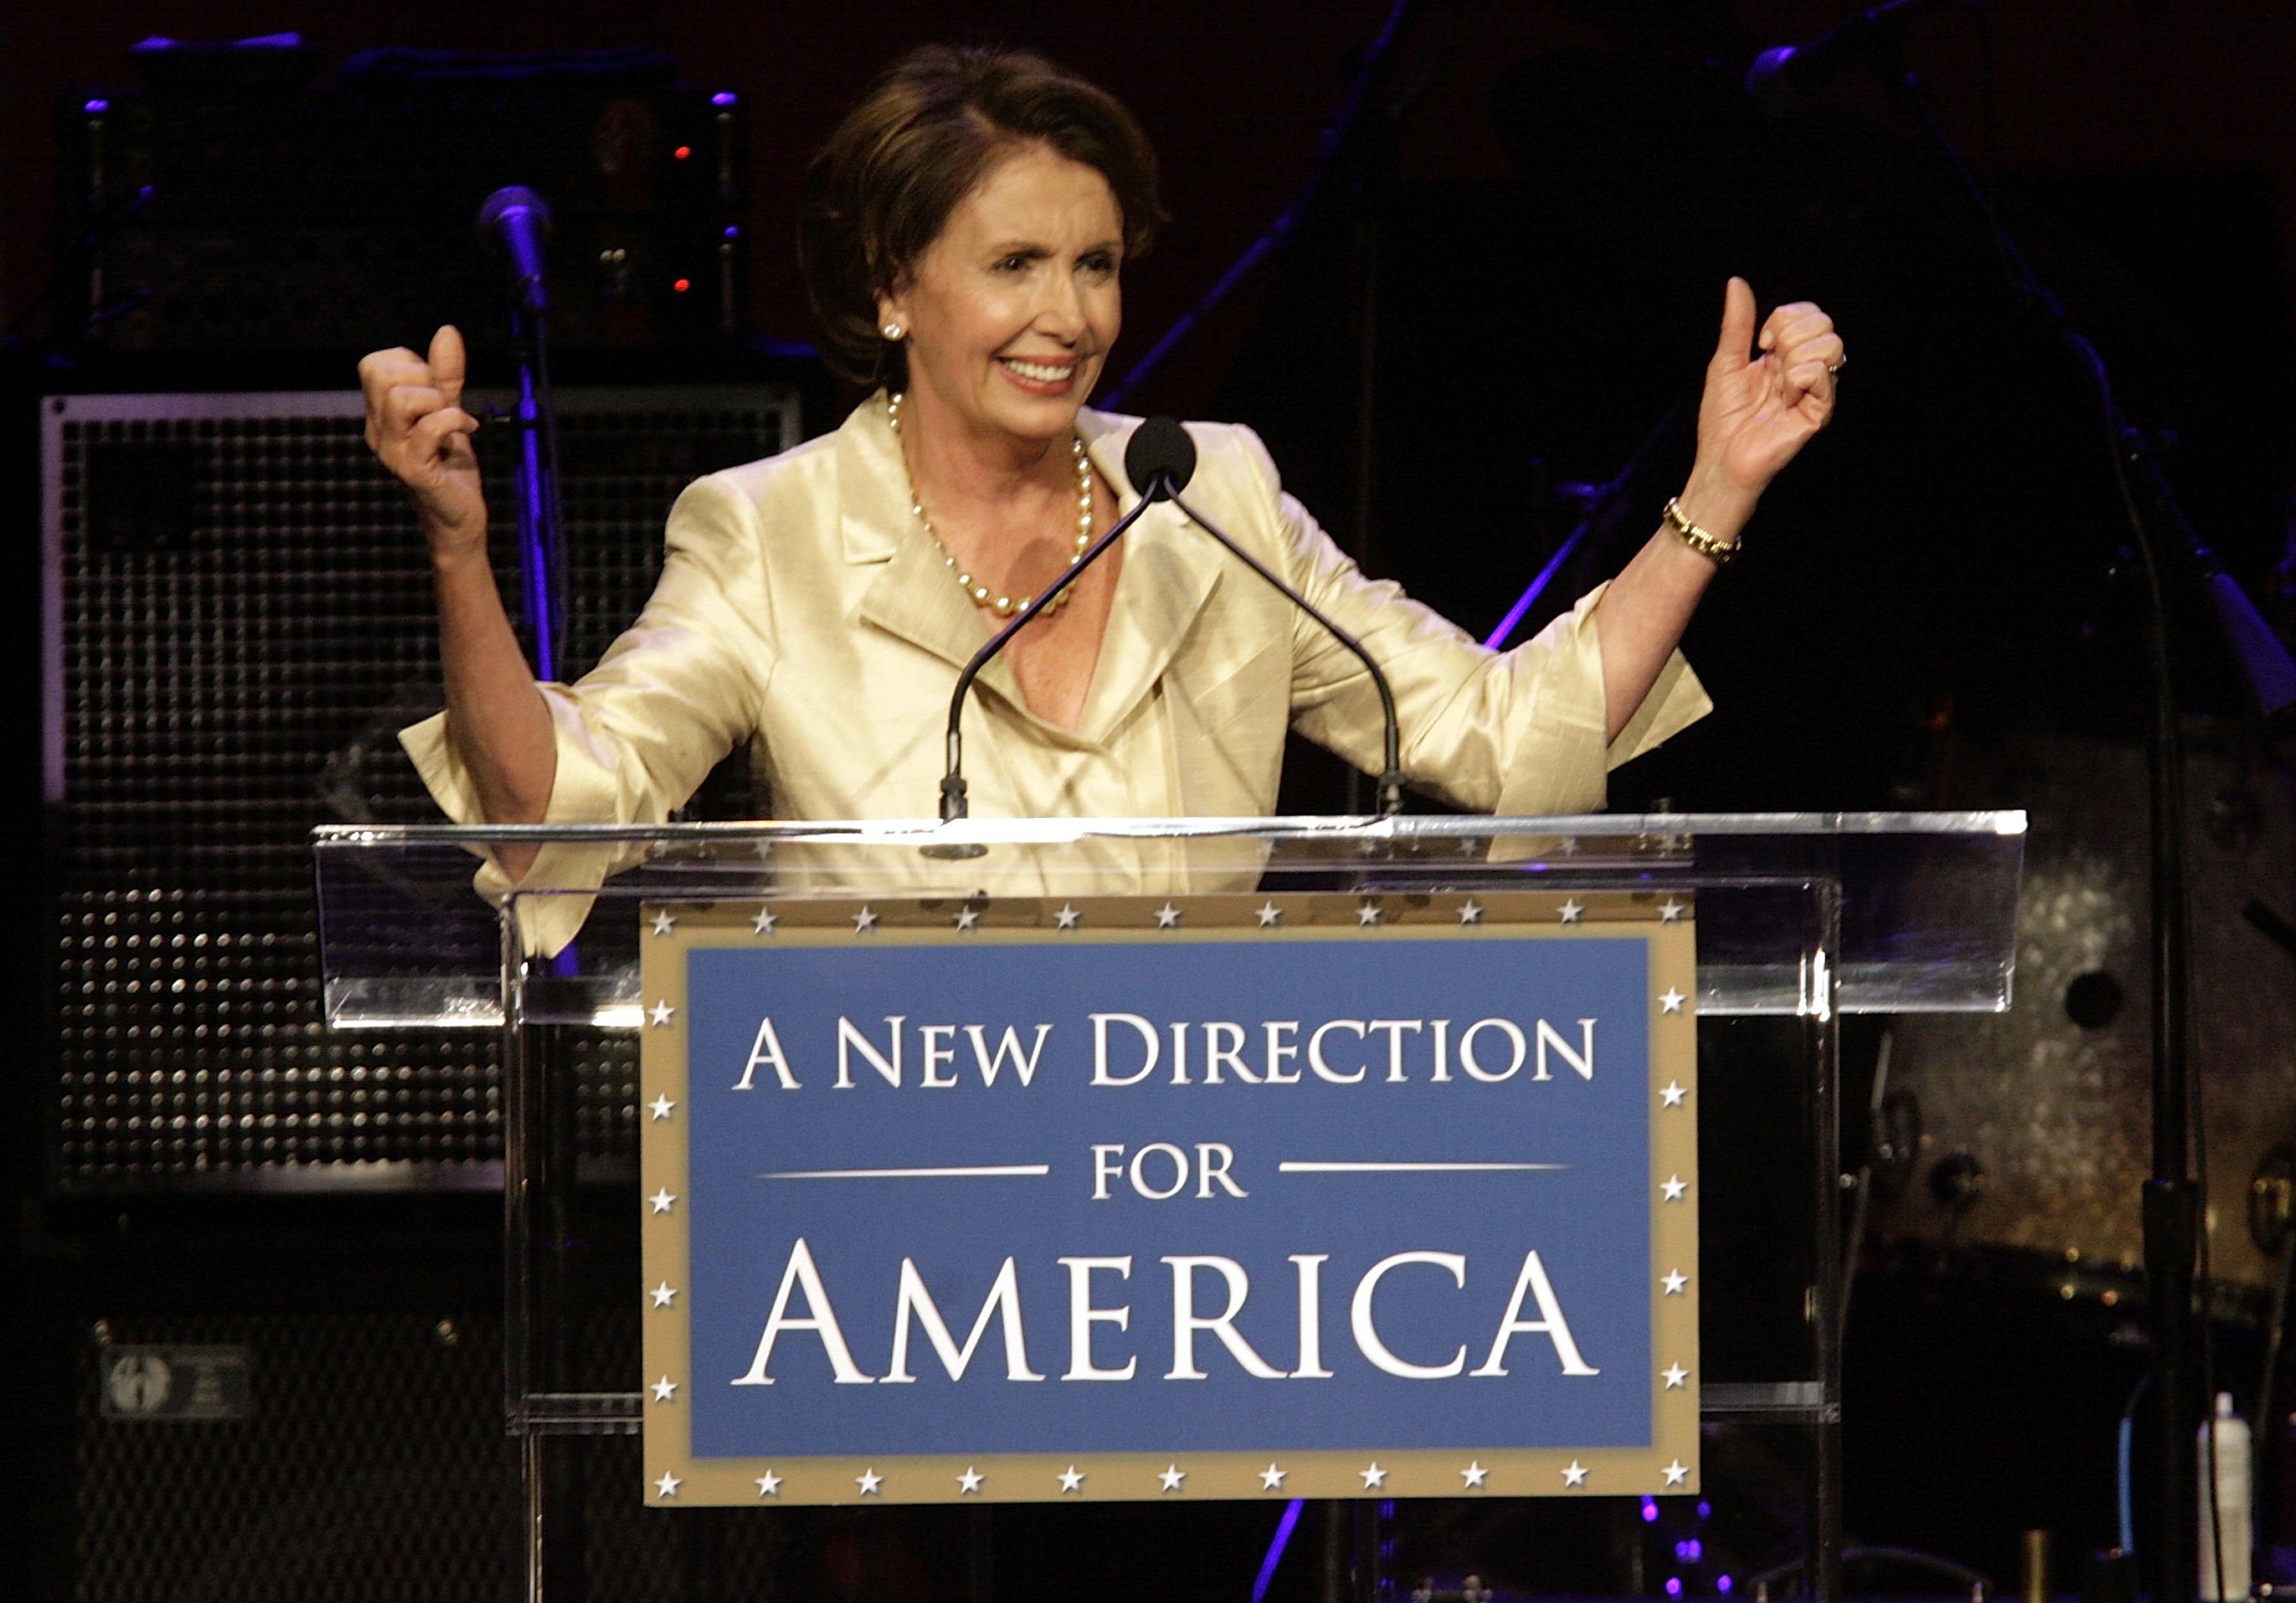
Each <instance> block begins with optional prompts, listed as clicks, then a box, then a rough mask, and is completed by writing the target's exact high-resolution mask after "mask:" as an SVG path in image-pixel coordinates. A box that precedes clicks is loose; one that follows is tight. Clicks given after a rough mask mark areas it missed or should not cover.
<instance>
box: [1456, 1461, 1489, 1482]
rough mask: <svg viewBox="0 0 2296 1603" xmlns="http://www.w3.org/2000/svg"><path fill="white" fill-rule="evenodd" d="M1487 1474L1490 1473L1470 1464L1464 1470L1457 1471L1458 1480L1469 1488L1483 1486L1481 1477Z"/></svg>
mask: <svg viewBox="0 0 2296 1603" xmlns="http://www.w3.org/2000/svg"><path fill="white" fill-rule="evenodd" d="M1489 1473H1490V1471H1489V1470H1488V1469H1486V1468H1483V1467H1482V1466H1481V1465H1480V1464H1477V1463H1472V1462H1471V1463H1469V1464H1468V1466H1467V1467H1466V1468H1464V1469H1462V1470H1461V1471H1459V1478H1460V1479H1461V1480H1463V1481H1464V1482H1466V1483H1467V1484H1469V1485H1470V1486H1480V1485H1481V1484H1483V1477H1484V1476H1487V1475H1488V1474H1489Z"/></svg>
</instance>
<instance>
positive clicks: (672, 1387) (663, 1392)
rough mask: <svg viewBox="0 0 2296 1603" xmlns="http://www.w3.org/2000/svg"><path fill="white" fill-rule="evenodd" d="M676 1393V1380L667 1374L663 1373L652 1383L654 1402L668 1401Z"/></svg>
mask: <svg viewBox="0 0 2296 1603" xmlns="http://www.w3.org/2000/svg"><path fill="white" fill-rule="evenodd" d="M676 1395H677V1382H676V1381H675V1380H672V1379H671V1378H669V1377H668V1376H667V1375H664V1376H663V1377H662V1378H660V1379H659V1380H657V1381H655V1382H654V1383H653V1400H654V1401H655V1402H656V1403H668V1401H670V1399H672V1398H673V1397H675V1396H676Z"/></svg>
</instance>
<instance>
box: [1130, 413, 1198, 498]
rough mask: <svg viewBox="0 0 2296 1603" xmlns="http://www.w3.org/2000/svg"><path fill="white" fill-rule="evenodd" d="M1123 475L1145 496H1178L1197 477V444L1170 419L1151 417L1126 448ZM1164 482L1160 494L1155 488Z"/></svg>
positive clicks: (1136, 432)
mask: <svg viewBox="0 0 2296 1603" xmlns="http://www.w3.org/2000/svg"><path fill="white" fill-rule="evenodd" d="M1124 476H1125V478H1128V479H1130V480H1131V481H1132V487H1133V489H1134V490H1136V491H1137V492H1138V493H1139V494H1141V495H1157V494H1162V495H1178V494H1179V493H1180V492H1181V491H1182V490H1185V489H1186V488H1187V487H1188V480H1190V479H1191V478H1194V477H1195V476H1196V442H1195V441H1194V440H1193V439H1190V438H1188V431H1187V430H1186V429H1183V428H1181V427H1180V425H1179V424H1177V423H1176V422H1174V421H1172V420H1171V419H1170V418H1168V417H1152V418H1150V419H1149V420H1148V421H1146V422H1144V423H1143V424H1141V425H1140V427H1138V428H1137V429H1134V430H1133V431H1132V442H1131V444H1129V445H1128V446H1125V447H1124ZM1159 480H1161V481H1162V487H1161V489H1160V490H1159V489H1157V488H1156V486H1157V484H1158V481H1159Z"/></svg>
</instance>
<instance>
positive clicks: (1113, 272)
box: [877, 144, 1124, 443]
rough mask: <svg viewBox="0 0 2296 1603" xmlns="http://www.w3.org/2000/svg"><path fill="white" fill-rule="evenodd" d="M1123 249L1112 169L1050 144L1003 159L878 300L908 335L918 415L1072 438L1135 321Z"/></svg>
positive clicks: (881, 311) (978, 431)
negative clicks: (1122, 273) (1126, 319)
mask: <svg viewBox="0 0 2296 1603" xmlns="http://www.w3.org/2000/svg"><path fill="white" fill-rule="evenodd" d="M1123 256H1124V217H1123V214H1122V212H1121V210H1120V209H1119V208H1118V206H1117V203H1116V195H1115V193H1114V192H1113V191H1111V189H1110V188H1109V185H1108V180H1107V179H1105V178H1103V176H1101V175H1100V174H1099V172H1097V171H1096V170H1095V169H1094V168H1089V167H1087V166H1085V165H1084V164H1083V163H1081V162H1078V161H1072V160H1070V159H1069V158H1067V157H1066V156H1063V155H1062V154H1060V153H1059V152H1058V151H1054V150H1053V149H1052V148H1051V147H1050V146H1048V145H1043V144H1025V145H1021V146H1020V147H1018V148H1017V149H1015V150H1014V151H1013V152H1012V154H1010V155H1008V156H1006V157H1005V158H1004V159H1002V160H1000V161H998V162H997V163H996V165H995V166H993V167H991V168H989V169H988V174H987V175H986V176H984V177H983V178H982V179H981V181H980V183H979V184H976V185H974V187H973V189H972V192H971V193H969V194H967V195H966V196H965V197H964V199H963V200H960V201H958V202H957V203H956V205H955V208H954V209H952V210H951V211H950V212H949V216H948V223H947V226H945V227H944V228H943V229H942V230H941V231H940V233H939V236H938V237H936V238H935V239H934V241H933V242H932V243H931V245H930V246H928V247H926V249H925V252H924V254H923V255H922V257H921V258H918V260H917V261H916V263H915V264H914V268H913V269H912V271H911V272H910V274H909V275H908V277H907V278H906V280H905V281H904V282H902V283H900V284H898V286H896V287H895V289H894V290H892V291H891V292H890V293H888V294H886V295H883V296H881V297H880V298H879V299H878V303H877V312H878V321H879V322H880V323H900V324H902V325H903V326H904V327H905V328H906V330H907V331H908V333H907V336H906V339H907V356H908V366H909V405H910V407H911V409H912V415H914V416H915V417H916V418H917V419H918V420H919V421H920V422H921V423H923V424H924V425H925V426H926V427H928V428H947V427H950V426H954V427H955V429H956V430H957V431H958V432H960V433H962V434H964V435H966V436H969V437H972V438H974V439H976V440H980V441H983V442H988V441H995V440H997V439H999V438H1001V439H1003V440H1005V441H1008V442H1020V441H1028V442H1034V443H1042V442H1045V441H1048V440H1054V439H1064V438H1067V436H1068V434H1069V431H1070V429H1072V428H1074V427H1075V424H1076V414H1077V409H1078V407H1079V406H1081V405H1084V402H1085V397H1087V396H1089V395H1090V394H1091V393H1092V388H1093V385H1094V383H1095V380H1098V378H1099V377H1100V370H1101V364H1103V361H1105V360H1106V358H1107V355H1108V349H1109V347H1110V346H1111V345H1112V344H1114V343H1115V340H1116V334H1117V330H1118V329H1119V326H1120V325H1121V324H1122V323H1123V307H1122V301H1121V296H1120V294H1119V290H1118V285H1117V275H1118V272H1119V268H1120V267H1121V266H1122V263H1123Z"/></svg>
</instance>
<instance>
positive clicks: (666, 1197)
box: [646, 1186, 677, 1214]
mask: <svg viewBox="0 0 2296 1603" xmlns="http://www.w3.org/2000/svg"><path fill="white" fill-rule="evenodd" d="M646 1200H647V1201H648V1202H651V1203H652V1204H653V1211H654V1212H655V1213H657V1214H667V1213H668V1212H669V1210H670V1206H671V1205H672V1204H673V1203H675V1202H676V1200H677V1198H675V1197H673V1196H671V1195H670V1192H669V1188H668V1186H664V1187H662V1188H661V1190H658V1191H656V1192H655V1193H654V1194H653V1195H652V1196H651V1197H649V1198H646Z"/></svg>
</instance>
